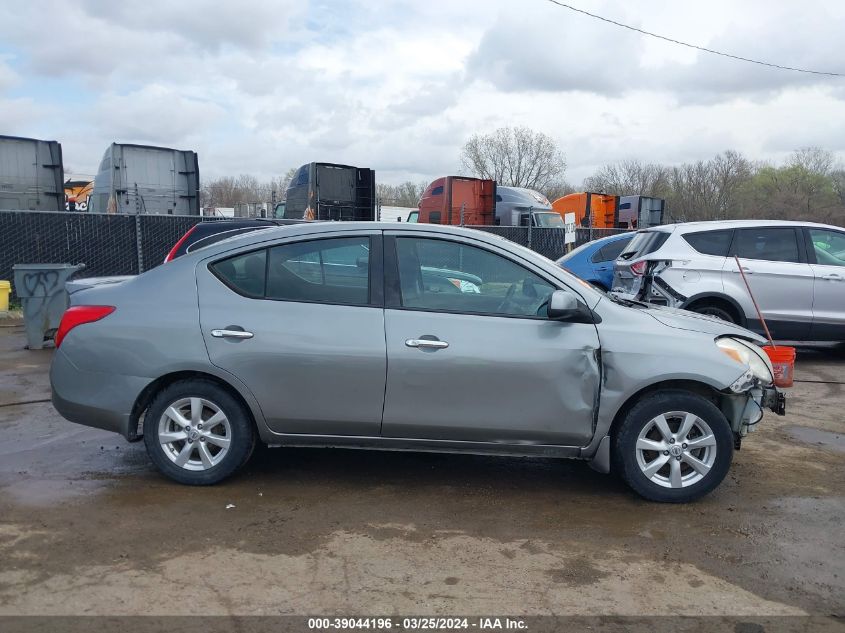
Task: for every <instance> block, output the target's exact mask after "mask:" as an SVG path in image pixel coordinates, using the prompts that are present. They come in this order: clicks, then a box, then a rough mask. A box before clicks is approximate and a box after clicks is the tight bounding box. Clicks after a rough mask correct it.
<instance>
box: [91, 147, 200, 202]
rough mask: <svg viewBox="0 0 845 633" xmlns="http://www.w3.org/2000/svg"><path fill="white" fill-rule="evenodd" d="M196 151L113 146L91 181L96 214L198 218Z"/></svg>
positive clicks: (104, 156)
mask: <svg viewBox="0 0 845 633" xmlns="http://www.w3.org/2000/svg"><path fill="white" fill-rule="evenodd" d="M199 203H200V198H199V160H198V158H197V154H196V152H193V151H190V150H178V149H171V148H168V147H155V146H152V145H132V144H124V143H112V144H111V145H110V146H109V147H108V149H106V153H105V154H104V155H103V160H102V161H101V162H100V167H99V170H98V171H97V175H96V177H95V178H94V191H93V193H92V194H91V196H90V197H89V199H88V209H89V210H90V211H92V212H95V213H129V214H166V215H199V214H200V206H199Z"/></svg>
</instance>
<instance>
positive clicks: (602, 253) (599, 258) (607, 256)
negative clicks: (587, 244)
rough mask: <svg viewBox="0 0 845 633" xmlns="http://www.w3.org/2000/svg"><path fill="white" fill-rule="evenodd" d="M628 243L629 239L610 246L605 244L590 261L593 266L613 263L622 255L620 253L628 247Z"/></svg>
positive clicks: (612, 243) (617, 241)
mask: <svg viewBox="0 0 845 633" xmlns="http://www.w3.org/2000/svg"><path fill="white" fill-rule="evenodd" d="M630 241H631V239H630V238H629V239H627V240H616V241H615V242H611V243H610V244H605V245H604V246H602V247H601V248H600V249H599V250H597V251H596V252H595V253H594V254H593V256H592V257H591V258H590V261H591V262H593V263H594V264H598V263H599V262H610V261H613V260H614V259H616V258H617V257H619V255H621V254H622V251H624V250H625V247H626V246H628V242H630Z"/></svg>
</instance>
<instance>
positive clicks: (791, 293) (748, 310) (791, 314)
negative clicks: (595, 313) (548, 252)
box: [558, 220, 845, 341]
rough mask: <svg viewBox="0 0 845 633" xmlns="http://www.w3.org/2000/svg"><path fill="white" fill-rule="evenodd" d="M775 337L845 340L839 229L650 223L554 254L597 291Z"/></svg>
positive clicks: (843, 236)
mask: <svg viewBox="0 0 845 633" xmlns="http://www.w3.org/2000/svg"><path fill="white" fill-rule="evenodd" d="M735 257H737V258H739V267H741V268H742V272H743V273H745V277H746V279H747V281H748V284H749V286H750V287H751V291H752V293H753V294H754V298H755V299H756V300H757V303H758V304H759V307H760V311H761V313H762V315H763V318H764V319H765V320H766V323H767V325H768V327H769V330H770V331H771V333H772V336H773V337H774V338H776V339H779V340H796V341H801V340H805V341H806V340H810V341H845V229H843V228H842V227H837V226H830V225H824V224H813V223H801V222H785V221H759V220H734V221H724V222H692V223H688V224H675V225H665V226H659V227H654V228H651V229H647V230H643V231H639V232H636V233H623V234H620V235H615V236H612V237H608V238H604V239H600V240H596V241H594V242H590V243H588V244H585V245H584V246H581V247H580V248H577V249H575V250H574V251H572V252H571V253H569V254H567V255H565V256H563V257H562V258H560V259H559V260H558V264H559V265H560V266H563V267H565V268H566V269H567V270H569V271H570V272H573V273H574V274H576V275H578V276H579V277H581V278H582V279H584V280H585V281H588V282H590V283H592V284H594V285H595V286H596V287H598V288H600V289H602V290H610V291H612V292H613V293H614V294H616V295H618V296H620V297H623V298H626V299H630V300H638V301H646V302H648V303H650V304H654V305H662V306H668V307H672V308H683V309H685V310H690V311H692V312H698V313H700V314H706V315H710V316H714V317H717V318H719V319H722V320H723V321H728V322H730V323H735V324H737V325H740V326H742V327H746V328H748V329H751V330H753V331H756V332H758V333H761V332H763V327H762V324H761V322H760V319H759V317H758V315H757V311H756V309H755V308H754V303H753V301H752V299H751V296H750V295H749V293H748V289H747V288H746V285H745V282H744V281H743V278H742V275H741V274H740V268H739V267H738V266H737V263H736V259H735Z"/></svg>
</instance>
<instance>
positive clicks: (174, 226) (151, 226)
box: [135, 215, 204, 270]
mask: <svg viewBox="0 0 845 633" xmlns="http://www.w3.org/2000/svg"><path fill="white" fill-rule="evenodd" d="M135 217H137V218H138V222H139V223H140V227H141V231H140V236H141V242H140V248H141V261H142V264H143V267H144V270H149V269H150V268H155V267H156V266H158V265H159V264H161V263H162V262H163V261H164V258H165V257H167V254H168V253H169V252H170V249H172V248H173V245H174V244H175V243H176V242H178V241H179V238H181V237H182V236H183V235H184V234H185V233H186V232H187V231H188V229H190V228H191V227H192V226H194V225H196V224H199V223H200V222H202V221H203V219H204V218H201V217H199V216H197V215H139V216H135Z"/></svg>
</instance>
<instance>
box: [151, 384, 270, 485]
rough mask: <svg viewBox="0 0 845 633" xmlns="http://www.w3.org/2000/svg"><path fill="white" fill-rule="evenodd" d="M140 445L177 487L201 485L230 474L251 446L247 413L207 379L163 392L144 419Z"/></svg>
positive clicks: (246, 456)
mask: <svg viewBox="0 0 845 633" xmlns="http://www.w3.org/2000/svg"><path fill="white" fill-rule="evenodd" d="M144 444H145V445H146V447H147V454H148V455H149V456H150V459H151V460H152V462H153V464H155V466H156V468H158V469H159V470H160V471H161V472H162V473H163V474H164V475H166V476H168V477H169V478H170V479H173V480H174V481H177V482H179V483H181V484H188V485H192V486H207V485H211V484H216V483H218V482H220V481H222V480H224V479H226V478H227V477H229V476H231V475H232V474H234V473H235V472H236V471H237V470H238V469H240V468H241V466H243V465H244V464H245V463H246V462H247V460H248V459H249V457H250V455H252V451H253V449H254V448H255V431H254V429H253V425H252V420H251V417H250V414H249V412H248V411H247V410H246V409H245V407H244V406H243V405H242V404H241V403H240V402H239V401H238V400H237V399H236V398H235V397H233V396H232V394H230V393H229V392H228V391H227V390H225V389H223V388H221V387H220V386H218V385H216V384H214V383H213V382H210V381H207V380H181V381H179V382H175V383H173V384H172V385H169V386H168V387H166V388H164V389H163V390H162V391H161V392H159V394H158V395H157V396H156V397H155V399H154V400H153V401H152V403H151V404H150V407H149V409H148V410H147V414H146V416H145V417H144Z"/></svg>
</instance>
